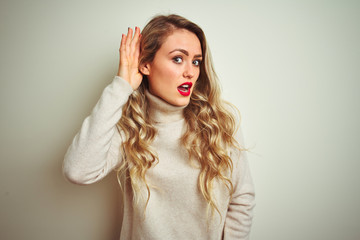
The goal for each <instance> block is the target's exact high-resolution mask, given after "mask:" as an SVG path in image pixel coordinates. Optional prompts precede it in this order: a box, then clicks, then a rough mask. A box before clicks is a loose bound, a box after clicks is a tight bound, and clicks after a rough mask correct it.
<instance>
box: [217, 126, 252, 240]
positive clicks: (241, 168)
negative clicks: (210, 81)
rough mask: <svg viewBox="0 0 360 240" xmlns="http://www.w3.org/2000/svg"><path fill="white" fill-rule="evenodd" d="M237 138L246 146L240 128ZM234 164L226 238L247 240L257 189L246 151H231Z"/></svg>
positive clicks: (226, 220)
mask: <svg viewBox="0 0 360 240" xmlns="http://www.w3.org/2000/svg"><path fill="white" fill-rule="evenodd" d="M235 139H236V140H237V141H238V143H239V144H240V147H242V148H244V140H243V134H242V131H241V129H240V128H239V129H238V131H237V133H236V135H235ZM231 159H232V161H233V164H234V170H233V176H232V180H233V185H234V194H233V196H232V199H231V201H230V204H229V207H228V212H227V214H226V219H225V227H224V240H233V239H234V240H235V239H237V240H240V239H241V240H245V239H246V240H247V239H249V235H250V228H251V224H252V217H253V208H254V207H255V191H254V186H253V181H252V178H251V174H250V169H249V164H248V160H247V153H246V151H240V150H238V149H235V150H233V151H232V152H231Z"/></svg>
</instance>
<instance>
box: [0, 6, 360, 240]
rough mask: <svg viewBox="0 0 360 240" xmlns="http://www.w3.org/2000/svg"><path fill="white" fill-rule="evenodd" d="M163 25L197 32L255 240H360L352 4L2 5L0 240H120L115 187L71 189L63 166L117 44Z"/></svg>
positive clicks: (358, 9)
mask: <svg viewBox="0 0 360 240" xmlns="http://www.w3.org/2000/svg"><path fill="white" fill-rule="evenodd" d="M157 13H163V14H168V13H177V14H180V15H183V16H185V17H187V18H189V19H190V20H192V21H194V22H196V23H197V24H199V25H200V26H201V27H202V28H203V30H204V31H205V33H206V35H207V38H208V41H209V44H210V48H211V50H212V54H213V58H214V62H215V69H216V70H217V73H218V75H219V78H220V79H221V84H222V88H223V93H224V97H225V99H227V100H230V101H231V102H233V103H234V104H236V105H237V106H238V108H239V109H240V111H241V113H242V117H243V118H242V128H243V130H244V133H245V138H246V142H247V144H248V146H249V147H251V149H252V153H250V154H249V160H250V164H251V171H252V174H253V178H254V182H255V185H256V191H257V207H256V210H255V218H254V223H253V229H252V233H251V239H252V240H263V239H266V240H289V239H291V240H304V239H311V240H312V239H314V240H317V239H327V240H338V239H343V240H357V239H360V221H359V216H360V206H359V203H360V187H359V183H360V174H359V168H360V163H359V162H360V153H359V152H360V151H359V143H360V137H359V136H360V128H359V123H360V106H359V103H360V96H359V87H360V79H359V77H360V70H359V69H360V64H359V63H360V48H359V42H360V27H359V23H360V3H359V1H344V0H339V1H331V0H329V1H326V0H324V1H318V0H309V1H304V0H298V1H290V0H289V1H280V0H274V1H267V0H259V1H256V0H254V1H241V0H240V1H229V0H228V1H226V0H223V1H193V0H191V1H184V0H183V1H159V0H152V1H136V0H135V1H119V0H102V1H100V0H99V1H91V0H72V1H64V0H62V1H60V0H58V1H49V0H33V1H26V0H1V1H0V67H1V72H0V114H1V117H0V121H1V125H0V141H1V142H0V143H1V145H0V150H1V151H0V154H1V155H0V157H1V158H0V239H4V240H13V239H17V240H18V239H29V240H32V239H34V240H35V239H52V240H57V239H77V240H81V239H87V240H100V239H101V240H103V239H110V240H116V239H118V238H119V232H120V227H121V217H120V211H119V207H120V202H121V199H120V191H119V187H118V184H117V182H116V178H115V175H114V174H111V175H109V176H108V177H106V178H105V179H104V180H103V181H101V182H99V183H96V184H93V185H90V186H77V185H73V184H70V183H68V182H67V181H66V180H65V179H64V178H63V176H62V172H61V165H62V160H63V156H64V154H65V152H66V149H67V147H68V146H69V144H70V142H71V140H72V138H73V137H74V135H75V134H76V133H77V131H78V130H79V128H80V126H81V124H82V121H83V120H84V119H85V117H86V116H87V115H88V114H90V112H91V110H92V108H93V106H94V105H95V103H96V102H97V100H98V98H99V97H100V95H101V92H102V90H103V89H104V87H105V86H106V85H107V84H109V83H110V82H111V81H112V78H113V76H114V75H115V74H116V71H117V66H118V48H119V42H120V38H121V34H122V33H125V32H126V30H127V27H128V26H130V27H135V26H139V27H141V28H142V27H143V26H144V25H145V24H146V22H147V21H148V20H149V19H150V18H151V17H152V16H154V15H155V14H157ZM154 227H156V226H154Z"/></svg>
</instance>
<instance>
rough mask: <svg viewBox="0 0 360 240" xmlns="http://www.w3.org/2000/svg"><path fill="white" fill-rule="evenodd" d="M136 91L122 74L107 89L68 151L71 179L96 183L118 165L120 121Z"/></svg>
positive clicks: (67, 171) (65, 168) (66, 161)
mask: <svg viewBox="0 0 360 240" xmlns="http://www.w3.org/2000/svg"><path fill="white" fill-rule="evenodd" d="M132 91H133V90H132V88H131V86H130V85H129V84H128V83H127V82H126V81H124V80H123V79H121V78H120V77H115V78H114V79H113V81H112V82H111V84H109V85H108V86H107V87H106V88H105V89H104V91H103V93H102V95H101V97H100V99H99V101H98V102H97V104H96V105H95V107H94V109H93V110H92V112H91V114H90V115H89V116H88V117H87V118H86V119H85V120H84V122H83V124H82V126H81V129H80V131H79V132H78V133H77V134H76V136H75V137H74V139H73V141H72V143H71V145H70V146H69V148H68V150H67V152H66V154H65V158H64V163H63V172H64V175H65V176H66V177H67V178H68V179H69V180H70V181H71V182H74V183H78V184H89V183H92V182H96V181H98V180H100V179H101V178H103V177H104V176H105V175H106V174H107V173H108V172H109V171H110V170H111V169H113V168H114V167H115V166H116V165H117V164H118V161H119V158H120V145H121V142H122V141H121V137H120V134H119V131H118V130H117V127H116V124H117V122H118V121H119V119H120V118H121V113H122V107H123V105H124V104H125V103H126V102H127V100H128V98H129V96H130V94H131V93H132Z"/></svg>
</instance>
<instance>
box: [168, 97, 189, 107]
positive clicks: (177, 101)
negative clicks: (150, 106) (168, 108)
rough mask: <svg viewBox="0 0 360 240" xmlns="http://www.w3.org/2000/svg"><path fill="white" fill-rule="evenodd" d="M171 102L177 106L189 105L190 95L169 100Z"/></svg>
mask: <svg viewBox="0 0 360 240" xmlns="http://www.w3.org/2000/svg"><path fill="white" fill-rule="evenodd" d="M167 102H168V103H169V104H171V105H174V106H177V107H184V106H187V105H188V104H189V102H190V96H188V97H186V98H185V97H181V98H179V99H174V100H172V101H167Z"/></svg>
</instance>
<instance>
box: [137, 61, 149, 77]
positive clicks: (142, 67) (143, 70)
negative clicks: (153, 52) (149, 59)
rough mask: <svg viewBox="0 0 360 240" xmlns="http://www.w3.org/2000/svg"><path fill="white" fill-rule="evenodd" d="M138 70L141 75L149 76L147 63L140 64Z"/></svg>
mask: <svg viewBox="0 0 360 240" xmlns="http://www.w3.org/2000/svg"><path fill="white" fill-rule="evenodd" d="M139 70H140V72H141V73H142V74H143V75H147V76H148V75H150V64H149V63H144V64H141V65H140V68H139Z"/></svg>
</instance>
